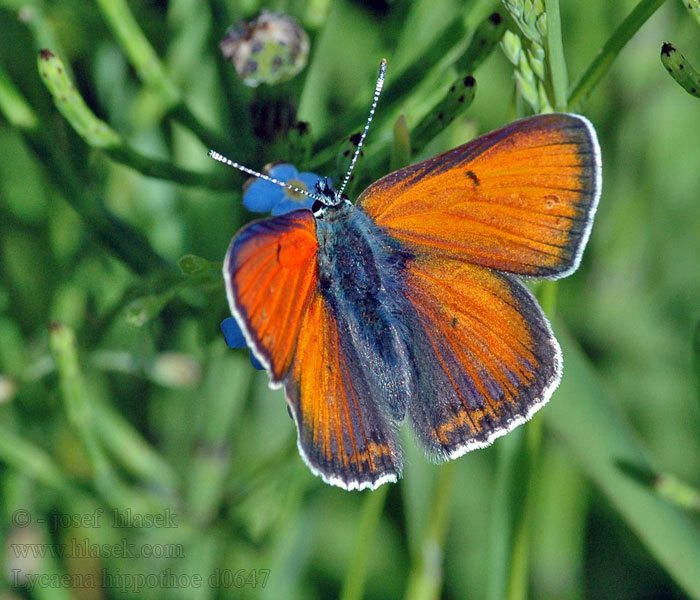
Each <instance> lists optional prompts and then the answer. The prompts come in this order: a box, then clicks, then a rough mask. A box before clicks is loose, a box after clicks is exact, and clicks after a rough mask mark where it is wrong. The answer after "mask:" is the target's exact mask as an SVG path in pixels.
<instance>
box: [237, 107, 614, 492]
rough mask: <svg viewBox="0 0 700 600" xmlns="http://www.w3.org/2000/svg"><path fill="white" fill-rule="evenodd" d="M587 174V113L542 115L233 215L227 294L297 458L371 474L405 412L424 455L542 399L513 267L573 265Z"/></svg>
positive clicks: (553, 365) (594, 193)
mask: <svg viewBox="0 0 700 600" xmlns="http://www.w3.org/2000/svg"><path fill="white" fill-rule="evenodd" d="M600 186H601V175H600V151H599V148H598V143H597V139H596V136H595V131H594V130H593V128H592V126H591V125H590V123H589V122H588V121H587V120H586V119H584V118H583V117H580V116H577V115H568V114H551V115H543V116H538V117H532V118H529V119H523V120H521V121H517V122H515V123H512V124H510V125H508V126H506V127H504V128H502V129H501V130H498V131H496V132H493V133H490V134H487V135H485V136H482V137H481V138H478V139H476V140H474V141H472V142H469V143H467V144H464V145H463V146H460V147H458V148H455V149H454V150H451V151H449V152H447V153H445V154H443V155H440V156H438V157H435V158H433V159H429V160H427V161H424V162H422V163H418V164H416V165H413V166H410V167H407V168H405V169H401V170H399V171H396V172H395V173H391V174H389V175H387V176H385V177H384V178H382V179H380V180H379V181H377V182H375V183H374V184H372V185H371V186H370V187H369V188H368V189H367V190H365V191H364V192H363V193H362V194H361V195H360V198H359V199H358V201H357V203H356V204H355V205H352V204H350V203H349V202H348V201H346V200H345V199H343V198H342V197H341V196H340V194H338V193H337V192H334V191H333V190H332V189H330V188H328V185H327V184H325V188H323V189H319V190H318V192H319V193H320V194H321V198H322V199H323V200H324V201H323V202H322V203H321V204H322V205H323V206H318V207H316V206H315V207H314V209H313V212H312V211H309V210H296V211H293V212H291V213H287V214H284V215H281V216H278V217H273V218H270V219H264V220H262V221H258V222H254V223H252V224H250V225H248V226H247V227H246V228H244V229H243V230H242V231H241V232H240V233H239V234H238V235H237V236H236V237H235V238H234V240H233V242H232V244H231V246H230V248H229V251H228V253H227V256H226V260H225V263H224V277H225V280H226V286H227V294H228V298H229V304H230V306H231V309H232V312H233V314H234V316H235V317H236V319H237V321H238V323H239V325H240V326H241V329H242V330H243V332H244V334H245V336H246V339H247V341H248V344H249V346H250V347H251V349H252V350H253V352H255V354H256V356H257V357H258V359H259V360H260V361H261V362H262V363H263V365H264V366H265V367H266V369H267V371H268V373H269V375H270V382H271V385H273V386H274V387H278V386H284V388H285V394H286V398H287V403H288V406H289V409H290V412H291V414H292V416H293V418H294V420H295V423H296V425H297V429H298V446H299V450H300V453H301V455H302V457H303V458H304V460H305V461H306V463H307V464H308V465H309V467H310V468H311V470H312V471H313V472H314V473H315V474H317V475H319V476H321V477H322V478H323V479H324V480H325V481H327V482H329V483H332V484H334V485H338V486H341V487H343V488H345V489H363V488H375V487H376V486H378V485H380V484H381V483H384V482H385V481H395V480H396V479H397V477H398V476H399V475H400V473H401V465H402V457H401V449H400V446H399V443H398V441H397V436H396V429H397V427H398V426H399V425H400V424H401V423H402V422H403V421H404V420H406V421H408V422H409V423H410V425H411V427H412V429H413V431H414V432H415V434H416V438H417V439H418V441H419V443H420V444H421V445H422V446H423V447H424V448H425V449H426V451H427V453H428V455H429V456H430V457H432V458H433V459H435V460H438V461H440V460H447V459H451V458H455V457H457V456H461V455H462V454H464V453H465V452H467V451H469V450H472V449H474V448H480V447H483V446H486V445H488V444H490V443H491V442H492V441H493V440H494V439H495V438H497V437H499V436H501V435H503V434H505V433H506V432H508V431H510V430H511V429H513V428H514V427H516V426H517V425H519V424H520V423H522V422H524V421H526V420H527V419H528V418H530V416H531V415H532V414H533V413H534V412H535V411H536V410H538V409H539V408H540V407H541V406H542V405H544V404H545V403H546V402H547V400H548V399H549V397H550V396H551V394H552V392H553V390H554V389H555V387H556V386H557V384H558V383H559V380H560V378H561V371H562V359H561V352H560V349H559V345H558V343H557V341H556V339H555V338H554V335H553V334H552V330H551V327H550V325H549V323H548V321H547V319H546V317H545V316H544V313H543V312H542V310H541V308H540V307H539V306H538V304H537V302H536V300H535V299H534V297H533V296H532V294H531V293H530V291H529V290H528V289H527V287H526V286H525V285H524V284H523V283H522V282H521V281H520V279H519V278H518V277H517V276H518V275H521V276H529V277H548V278H557V277H561V276H564V275H566V274H569V273H570V272H572V271H573V270H574V269H575V268H576V267H577V266H578V262H579V260H580V257H581V253H582V251H583V247H584V246H585V243H586V241H587V238H588V234H589V232H590V228H591V224H592V218H593V214H594V212H595V208H596V205H597V202H598V197H599V194H600Z"/></svg>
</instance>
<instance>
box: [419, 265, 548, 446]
mask: <svg viewBox="0 0 700 600" xmlns="http://www.w3.org/2000/svg"><path fill="white" fill-rule="evenodd" d="M406 295H407V297H408V299H409V301H410V302H411V304H412V305H413V307H414V309H415V311H416V313H417V318H416V322H415V324H414V328H413V336H414V337H413V346H414V348H415V352H416V358H415V364H416V368H415V372H416V387H417V391H416V394H415V396H414V397H413V398H412V399H411V401H410V403H409V415H410V418H411V421H412V425H413V427H414V429H415V430H416V433H417V435H418V437H419V439H420V440H421V441H422V442H423V444H424V445H425V446H426V448H427V449H428V450H429V452H430V454H432V455H433V456H434V457H436V458H437V459H438V460H441V459H447V458H455V457H457V456H461V455H462V454H464V453H465V452H468V451H469V450H472V449H474V448H480V447H483V446H486V445H488V444H490V443H491V441H492V440H493V439H495V438H496V437H498V436H500V435H503V434H505V433H506V432H508V431H510V430H511V429H513V428H514V427H516V426H517V425H519V424H520V423H522V422H523V421H525V420H527V419H528V418H529V417H530V416H531V415H532V414H533V413H534V412H535V411H536V410H538V409H539V408H540V407H541V406H542V405H543V404H544V403H546V402H547V400H548V399H549V397H550V395H551V394H552V392H553V391H554V389H555V388H556V386H557V385H558V383H559V379H560V377H561V352H560V350H559V345H558V344H557V341H556V339H555V338H554V336H553V335H552V331H551V328H550V326H549V323H548V322H547V319H546V317H545V316H544V314H543V313H542V310H541V309H540V307H539V306H538V304H537V303H536V301H535V299H534V298H533V296H532V294H531V293H530V292H529V291H528V289H527V288H526V287H525V286H524V285H523V284H522V283H521V282H520V281H518V280H517V278H515V277H513V276H510V275H505V274H500V273H497V272H495V271H492V270H490V269H487V268H484V267H480V266H477V265H471V264H468V263H464V262H461V261H456V260H452V259H445V258H439V259H435V258H434V259H426V258H418V259H415V260H413V261H410V262H409V263H408V264H407V278H406Z"/></svg>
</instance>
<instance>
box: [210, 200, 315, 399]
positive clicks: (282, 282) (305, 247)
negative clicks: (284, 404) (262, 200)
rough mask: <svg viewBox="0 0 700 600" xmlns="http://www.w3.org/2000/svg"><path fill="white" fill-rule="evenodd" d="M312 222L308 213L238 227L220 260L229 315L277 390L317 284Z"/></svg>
mask: <svg viewBox="0 0 700 600" xmlns="http://www.w3.org/2000/svg"><path fill="white" fill-rule="evenodd" d="M317 249H318V242H317V240H316V224H315V221H314V217H313V214H312V213H311V212H310V211H308V210H297V211H294V212H290V213H287V214H285V215H282V216H280V217H275V218H273V219H263V220H261V221H256V222H254V223H251V224H250V225H248V226H247V227H245V228H243V229H242V230H241V231H240V232H239V233H238V235H236V237H235V238H233V241H232V242H231V246H230V247H229V250H228V252H227V254H226V260H225V261H224V279H225V281H226V293H227V295H228V300H229V305H230V307H231V312H232V313H233V314H234V316H235V317H236V320H237V321H238V323H239V325H241V328H242V329H243V332H244V334H245V336H246V340H247V341H248V345H249V346H250V347H251V349H252V350H253V351H254V352H255V355H256V356H257V357H258V359H259V360H260V361H261V362H262V363H263V364H264V365H265V367H266V368H267V370H268V372H269V373H270V379H271V383H272V384H274V385H275V386H277V387H279V384H280V383H281V382H282V380H283V378H284V376H285V375H286V374H287V372H288V371H289V367H290V365H291V362H292V358H293V356H294V348H295V345H296V339H297V336H298V334H299V329H300V326H301V321H302V317H303V314H304V311H305V310H306V307H307V306H308V305H309V303H310V302H311V297H312V295H313V294H314V293H315V290H316V283H317V268H316V251H317Z"/></svg>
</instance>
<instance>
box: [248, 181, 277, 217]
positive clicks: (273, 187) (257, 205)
mask: <svg viewBox="0 0 700 600" xmlns="http://www.w3.org/2000/svg"><path fill="white" fill-rule="evenodd" d="M283 197H284V188H283V187H280V186H279V185H277V184H276V183H272V182H271V181H265V180H264V179H257V180H255V181H254V182H253V183H251V184H250V187H249V188H248V189H247V190H246V193H245V194H244V195H243V206H245V207H246V208H247V209H248V210H250V211H253V212H263V213H265V212H270V210H272V207H273V206H274V205H275V204H276V203H277V202H278V201H279V200H280V199H281V198H283Z"/></svg>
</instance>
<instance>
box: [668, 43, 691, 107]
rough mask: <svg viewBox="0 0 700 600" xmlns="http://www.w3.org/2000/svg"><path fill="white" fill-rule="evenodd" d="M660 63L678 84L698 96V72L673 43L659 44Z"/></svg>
mask: <svg viewBox="0 0 700 600" xmlns="http://www.w3.org/2000/svg"><path fill="white" fill-rule="evenodd" d="M661 63H662V64H663V66H664V67H665V68H666V70H667V71H668V72H669V73H670V75H671V77H673V79H675V81H676V83H678V85H680V86H681V87H682V88H683V89H684V90H685V91H686V92H688V93H689V94H690V95H691V96H695V97H696V98H700V73H698V72H697V70H696V69H695V67H693V65H691V64H690V63H689V62H688V59H687V58H686V57H685V56H683V55H682V54H681V53H680V52H678V50H677V49H676V47H675V46H674V45H673V44H671V43H669V42H665V43H664V44H663V45H662V46H661Z"/></svg>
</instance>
